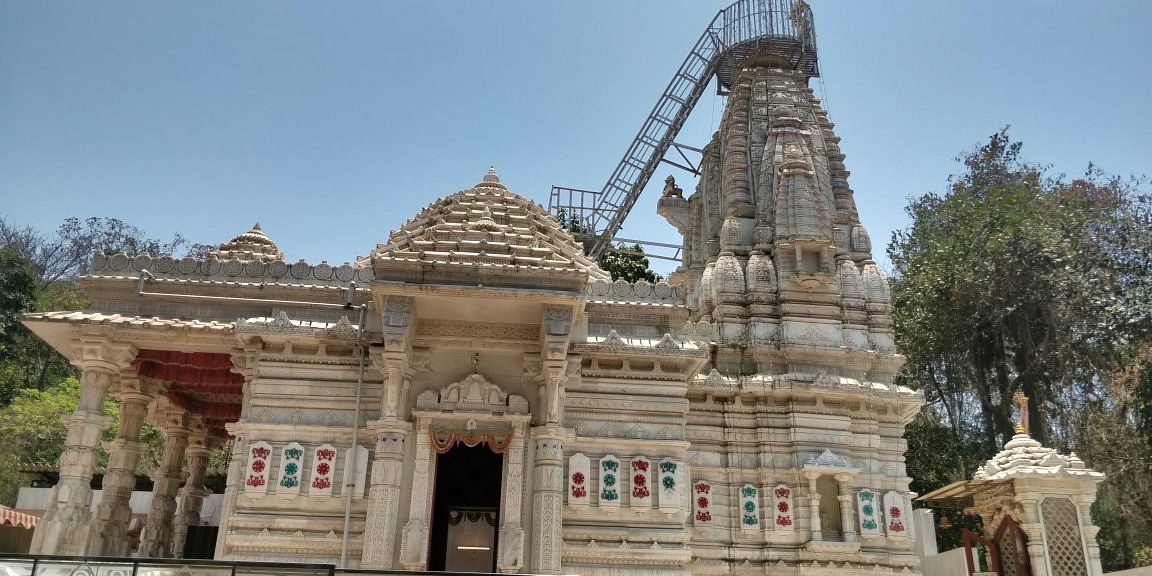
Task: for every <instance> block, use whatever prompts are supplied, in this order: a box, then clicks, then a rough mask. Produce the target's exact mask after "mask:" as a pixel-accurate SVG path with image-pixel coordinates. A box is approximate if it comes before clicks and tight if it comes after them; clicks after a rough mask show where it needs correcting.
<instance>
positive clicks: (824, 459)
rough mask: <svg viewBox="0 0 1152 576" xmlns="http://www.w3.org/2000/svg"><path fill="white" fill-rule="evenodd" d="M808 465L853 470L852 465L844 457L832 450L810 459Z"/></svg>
mask: <svg viewBox="0 0 1152 576" xmlns="http://www.w3.org/2000/svg"><path fill="white" fill-rule="evenodd" d="M807 464H808V465H809V466H827V467H840V468H851V467H852V463H851V462H849V461H848V459H847V458H845V457H843V456H837V455H836V454H833V453H832V451H831V450H825V451H823V452H821V453H820V455H819V456H816V455H812V456H809V457H808V462H807Z"/></svg>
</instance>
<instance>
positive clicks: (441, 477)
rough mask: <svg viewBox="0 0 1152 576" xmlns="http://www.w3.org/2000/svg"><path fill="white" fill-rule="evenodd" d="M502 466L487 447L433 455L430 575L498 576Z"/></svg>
mask: <svg viewBox="0 0 1152 576" xmlns="http://www.w3.org/2000/svg"><path fill="white" fill-rule="evenodd" d="M503 467H504V456H503V454H497V453H495V452H493V451H492V450H490V449H489V447H488V445H487V443H481V444H477V445H476V446H466V445H464V444H463V443H457V444H456V445H455V446H453V447H452V448H451V449H450V450H448V451H447V452H444V453H443V454H440V455H439V456H437V459H436V487H435V492H434V493H433V504H432V531H431V542H430V546H429V547H430V550H429V555H428V556H429V557H428V561H429V562H428V569H429V570H444V571H447V572H496V552H497V551H496V536H497V533H498V527H499V526H500V518H499V516H500V496H501V494H502V492H501V483H502V480H503V479H502V470H503Z"/></svg>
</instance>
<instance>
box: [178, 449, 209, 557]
mask: <svg viewBox="0 0 1152 576" xmlns="http://www.w3.org/2000/svg"><path fill="white" fill-rule="evenodd" d="M188 444H189V446H188V480H186V481H185V482H184V488H183V489H181V490H180V517H179V518H177V519H176V536H175V537H174V538H173V543H172V552H173V556H175V557H176V558H183V557H184V543H185V542H186V541H187V538H188V527H189V526H199V525H200V508H201V507H202V506H203V505H204V499H205V498H207V497H208V495H209V494H211V493H212V491H211V490H209V489H207V488H205V487H204V475H205V473H207V471H208V458H209V457H211V456H212V450H211V448H209V447H208V435H207V433H206V432H205V430H204V429H203V428H200V429H199V430H196V431H195V432H193V433H192V436H191V438H190V439H189V441H188Z"/></svg>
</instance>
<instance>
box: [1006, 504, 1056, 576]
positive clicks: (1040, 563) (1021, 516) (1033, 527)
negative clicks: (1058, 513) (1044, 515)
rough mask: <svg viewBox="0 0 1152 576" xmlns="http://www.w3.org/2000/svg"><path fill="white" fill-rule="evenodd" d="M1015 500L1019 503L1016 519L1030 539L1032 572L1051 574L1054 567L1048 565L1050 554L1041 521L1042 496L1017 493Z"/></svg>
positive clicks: (1029, 556)
mask: <svg viewBox="0 0 1152 576" xmlns="http://www.w3.org/2000/svg"><path fill="white" fill-rule="evenodd" d="M1015 500H1016V503H1017V504H1018V505H1019V512H1018V514H1017V518H1016V520H1017V522H1018V523H1019V524H1020V529H1021V530H1023V531H1024V536H1025V537H1027V539H1028V544H1027V548H1028V560H1029V562H1030V563H1031V566H1032V573H1033V574H1051V573H1052V567H1051V566H1049V565H1048V554H1047V551H1046V550H1045V549H1044V524H1043V523H1041V522H1040V497H1039V496H1038V495H1034V494H1017V495H1016V498H1015Z"/></svg>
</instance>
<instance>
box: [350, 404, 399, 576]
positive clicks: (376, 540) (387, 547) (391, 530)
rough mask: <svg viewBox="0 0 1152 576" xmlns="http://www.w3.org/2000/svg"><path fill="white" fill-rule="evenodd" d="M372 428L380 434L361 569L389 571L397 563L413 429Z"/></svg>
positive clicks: (376, 425)
mask: <svg viewBox="0 0 1152 576" xmlns="http://www.w3.org/2000/svg"><path fill="white" fill-rule="evenodd" d="M369 427H370V428H371V429H372V431H373V432H374V433H375V434H376V453H375V460H373V462H372V485H371V487H370V488H369V491H368V517H367V520H366V522H365V527H364V549H363V552H362V554H361V561H360V567H361V568H383V569H389V568H392V567H393V565H394V563H395V547H396V520H397V516H398V515H399V509H400V485H401V483H402V481H403V478H404V455H405V452H406V450H405V448H406V446H407V441H408V436H409V433H410V427H411V425H409V424H408V423H406V422H394V423H389V424H383V423H377V422H373V423H372V424H369Z"/></svg>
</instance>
